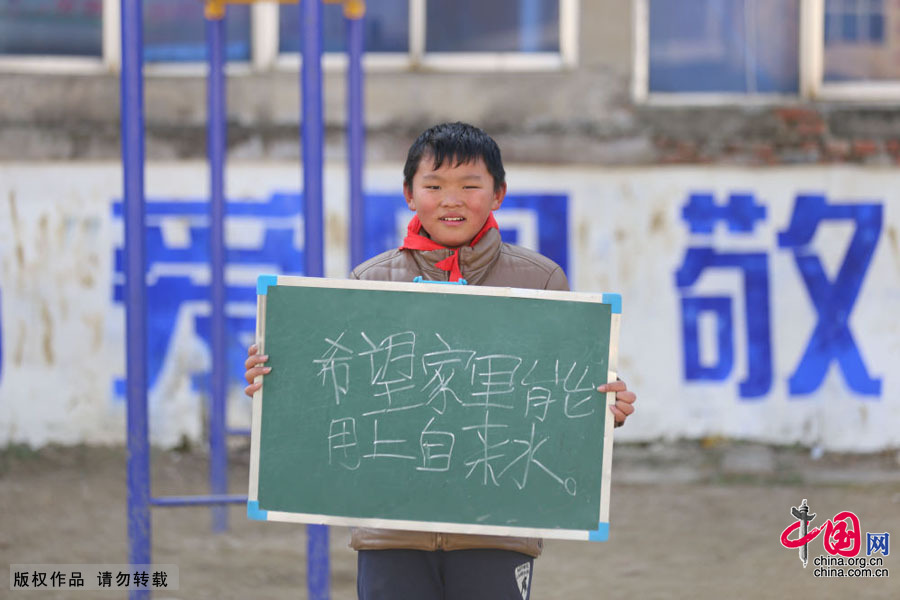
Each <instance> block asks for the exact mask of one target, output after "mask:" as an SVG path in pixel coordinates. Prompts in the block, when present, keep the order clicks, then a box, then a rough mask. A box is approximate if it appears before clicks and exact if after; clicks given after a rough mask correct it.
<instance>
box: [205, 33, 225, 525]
mask: <svg viewBox="0 0 900 600" xmlns="http://www.w3.org/2000/svg"><path fill="white" fill-rule="evenodd" d="M206 40H207V52H208V54H209V57H208V58H209V68H208V74H207V86H206V94H207V103H208V108H207V111H208V114H207V121H206V127H207V133H206V144H207V146H206V152H207V156H208V158H209V173H210V186H209V187H210V223H209V228H210V259H211V260H210V263H211V265H210V268H211V271H212V282H211V286H210V287H211V296H212V315H211V318H212V321H211V323H210V338H211V340H210V341H211V345H212V382H211V383H212V385H211V387H212V394H211V396H212V397H211V406H210V411H209V487H210V491H211V492H212V493H213V494H225V493H227V492H228V455H227V448H226V445H225V395H226V394H227V391H228V374H227V366H226V360H227V359H226V355H225V223H224V221H225V145H226V144H225V137H226V129H225V128H226V119H225V115H226V112H225V71H224V62H225V56H224V53H225V19H207V20H206ZM212 521H213V525H212V528H213V531H215V532H222V531H225V530H226V529H227V528H228V510H227V508H226V507H224V506H214V507H213V509H212Z"/></svg>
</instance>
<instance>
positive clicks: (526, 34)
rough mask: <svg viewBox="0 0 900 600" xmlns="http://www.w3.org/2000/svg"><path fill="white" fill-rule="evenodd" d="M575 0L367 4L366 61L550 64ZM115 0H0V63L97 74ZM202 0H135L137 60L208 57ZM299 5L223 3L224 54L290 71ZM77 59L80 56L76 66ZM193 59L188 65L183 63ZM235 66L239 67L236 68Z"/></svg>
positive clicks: (113, 52)
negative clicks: (139, 29) (140, 45)
mask: <svg viewBox="0 0 900 600" xmlns="http://www.w3.org/2000/svg"><path fill="white" fill-rule="evenodd" d="M580 1H581V0H369V2H367V3H366V17H365V22H364V27H365V40H366V52H367V55H366V57H365V61H366V65H367V66H370V67H371V66H377V65H382V66H385V67H386V68H392V69H393V68H409V67H415V68H430V69H458V70H463V71H465V70H497V69H499V70H504V69H558V68H563V67H566V66H570V65H573V64H574V62H575V58H576V54H577V32H578V19H577V15H578V7H579V2H580ZM120 2H121V0H0V68H3V69H7V68H12V69H16V70H36V69H41V70H51V71H64V72H65V71H71V70H72V69H73V68H75V65H78V68H79V69H82V70H84V69H87V70H89V71H93V72H102V71H104V70H106V69H109V68H112V69H117V68H118V67H119V54H120V47H121V30H120V22H119V19H120V15H119V12H120ZM203 8H204V2H203V0H143V11H144V15H143V18H144V23H143V24H144V59H145V61H146V62H147V63H150V66H151V70H150V72H151V73H152V72H159V69H160V68H162V69H165V68H166V65H187V71H185V70H184V69H185V67H184V66H178V67H177V71H178V72H185V73H194V72H197V73H199V72H201V71H199V70H197V71H194V70H192V69H193V68H200V69H202V63H203V62H204V61H205V59H206V39H205V37H206V32H205V25H204V20H203ZM299 10H300V8H299V6H298V5H296V4H285V5H280V4H279V3H277V2H274V1H272V2H255V3H252V4H241V3H238V4H229V5H228V6H227V12H226V17H225V19H226V47H225V53H226V58H227V60H229V61H231V62H232V63H235V62H243V63H245V64H247V65H248V66H249V67H252V68H255V69H259V70H266V69H270V68H272V67H275V66H281V67H287V68H291V69H293V68H296V67H297V64H298V61H299V60H300V57H299V50H300V47H301V41H302V37H301V32H300V16H299ZM323 12H324V15H323V30H324V31H323V34H324V36H323V46H324V48H323V49H324V51H325V53H326V57H325V66H326V68H327V67H329V66H330V65H335V64H338V65H339V64H341V63H343V62H344V61H345V59H344V56H343V51H344V49H345V44H346V42H345V27H344V17H343V7H342V5H341V4H340V3H325V4H323ZM78 61H80V62H78ZM190 65H195V67H190ZM238 72H242V71H240V70H239V71H238Z"/></svg>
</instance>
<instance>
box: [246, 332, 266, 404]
mask: <svg viewBox="0 0 900 600" xmlns="http://www.w3.org/2000/svg"><path fill="white" fill-rule="evenodd" d="M258 350H259V348H258V347H257V346H256V344H253V345H252V346H250V347H249V348H247V360H245V361H244V366H245V367H247V372H246V373H244V379H246V380H247V383H249V384H250V385H248V386H247V387H245V388H244V393H245V394H247V395H248V396H250V397H251V398H252V397H253V394H255V393H256V391H257V390H258V389H259V388H261V387H262V380H260V381H259V382H257V383H254V382H253V380H254V379H256V377H257V375H265V374H267V373H270V372H271V371H272V367H267V366H265V365H264V364H263V363H265V362H266V361H267V360H269V356H268V355H267V354H257V351H258Z"/></svg>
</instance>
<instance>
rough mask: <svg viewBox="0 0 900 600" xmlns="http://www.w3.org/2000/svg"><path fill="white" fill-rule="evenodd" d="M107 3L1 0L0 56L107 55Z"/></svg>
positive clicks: (101, 1)
mask: <svg viewBox="0 0 900 600" xmlns="http://www.w3.org/2000/svg"><path fill="white" fill-rule="evenodd" d="M102 14H103V0H67V1H66V2H59V1H58V0H0V54H15V55H31V54H38V55H48V54H49V55H59V56H95V57H100V56H102V55H103V28H102V22H101V17H102Z"/></svg>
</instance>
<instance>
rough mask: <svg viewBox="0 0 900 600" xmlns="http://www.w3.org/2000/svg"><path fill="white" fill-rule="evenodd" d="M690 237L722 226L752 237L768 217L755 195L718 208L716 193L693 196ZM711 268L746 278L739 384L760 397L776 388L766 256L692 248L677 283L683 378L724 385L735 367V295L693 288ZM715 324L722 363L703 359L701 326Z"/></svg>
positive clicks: (688, 209)
mask: <svg viewBox="0 0 900 600" xmlns="http://www.w3.org/2000/svg"><path fill="white" fill-rule="evenodd" d="M682 216H683V218H684V220H685V221H687V223H688V225H689V228H690V231H691V233H694V234H700V235H706V234H711V233H713V230H714V228H715V227H716V224H717V223H718V222H723V223H725V224H726V225H727V226H728V230H729V231H731V232H735V233H752V232H753V230H754V228H755V226H756V223H757V222H758V221H762V220H764V219H765V217H766V209H765V207H764V206H761V205H759V204H757V202H756V199H755V198H754V196H753V195H751V194H732V195H731V196H729V198H728V202H727V203H726V204H723V205H718V204H716V202H715V199H714V198H713V196H712V194H700V193H697V194H691V195H690V197H689V199H688V202H687V204H686V205H685V207H684V210H683V211H682ZM708 269H720V270H721V269H728V270H732V271H737V272H738V273H740V274H741V276H742V284H743V290H744V307H745V311H746V318H745V319H744V322H745V323H746V326H747V330H746V339H747V377H746V379H744V380H743V381H741V382H740V384H739V390H740V395H741V397H742V398H760V397H761V396H764V395H766V394H767V393H768V392H769V390H770V389H771V387H772V348H771V335H770V322H769V314H770V311H769V265H768V257H767V256H766V254H765V253H764V252H735V251H731V252H721V251H718V250H716V249H714V248H712V247H711V246H709V245H708V243H706V244H705V245H697V246H692V247H690V248H688V251H687V253H686V255H685V257H684V261H683V262H682V264H681V267H680V268H679V269H678V271H677V273H676V274H675V281H676V284H677V285H678V288H679V290H680V292H681V309H682V336H683V339H684V375H685V379H687V380H688V381H722V380H725V379H727V378H728V376H729V375H730V374H731V372H732V369H733V367H734V321H735V319H734V317H733V312H734V302H733V300H732V298H731V297H730V296H700V295H697V294H695V293H694V292H693V291H692V290H691V288H692V286H693V285H694V284H696V283H697V281H698V280H699V279H700V276H701V275H702V274H703V273H704V272H705V271H706V270H708ZM704 314H709V315H712V316H713V317H714V318H715V319H716V342H717V343H716V345H717V360H716V362H715V363H714V364H703V363H702V361H701V359H700V354H701V353H700V331H699V321H700V317H701V316H702V315H704Z"/></svg>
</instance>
